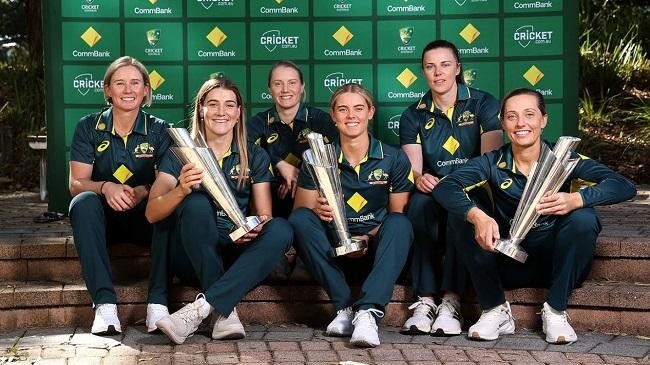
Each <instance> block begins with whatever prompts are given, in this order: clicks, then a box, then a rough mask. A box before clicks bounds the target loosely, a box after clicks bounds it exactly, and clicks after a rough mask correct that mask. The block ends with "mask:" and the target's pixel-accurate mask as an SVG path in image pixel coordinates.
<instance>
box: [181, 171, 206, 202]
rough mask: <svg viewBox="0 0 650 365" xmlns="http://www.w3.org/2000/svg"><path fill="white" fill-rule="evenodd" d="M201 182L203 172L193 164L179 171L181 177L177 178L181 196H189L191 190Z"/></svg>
mask: <svg viewBox="0 0 650 365" xmlns="http://www.w3.org/2000/svg"><path fill="white" fill-rule="evenodd" d="M202 180H203V170H202V169H200V168H198V167H194V164H193V163H188V164H186V165H184V166H183V168H182V169H181V175H180V176H179V177H178V183H179V185H178V186H179V187H180V188H181V191H182V192H183V195H189V194H190V193H191V192H192V189H193V188H194V187H195V186H196V185H198V184H200V183H201V181H202Z"/></svg>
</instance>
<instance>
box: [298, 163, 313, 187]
mask: <svg viewBox="0 0 650 365" xmlns="http://www.w3.org/2000/svg"><path fill="white" fill-rule="evenodd" d="M298 186H299V187H301V188H303V189H307V190H316V183H315V182H314V178H313V177H312V176H311V174H310V173H309V170H308V167H307V163H303V164H302V165H301V166H300V174H298Z"/></svg>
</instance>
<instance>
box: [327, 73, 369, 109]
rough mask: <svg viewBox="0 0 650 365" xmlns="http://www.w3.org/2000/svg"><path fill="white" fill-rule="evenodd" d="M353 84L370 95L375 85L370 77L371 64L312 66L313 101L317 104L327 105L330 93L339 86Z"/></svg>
mask: <svg viewBox="0 0 650 365" xmlns="http://www.w3.org/2000/svg"><path fill="white" fill-rule="evenodd" d="M350 82H354V83H357V84H360V85H361V86H363V87H365V88H366V89H368V90H370V92H371V93H372V92H373V90H375V83H374V80H373V77H372V65H371V64H356V65H354V64H336V65H315V66H314V100H315V101H316V102H317V103H328V105H329V102H330V98H331V96H332V93H334V91H335V90H336V89H338V88H339V86H342V85H345V84H347V83H350Z"/></svg>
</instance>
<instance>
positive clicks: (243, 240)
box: [235, 215, 271, 245]
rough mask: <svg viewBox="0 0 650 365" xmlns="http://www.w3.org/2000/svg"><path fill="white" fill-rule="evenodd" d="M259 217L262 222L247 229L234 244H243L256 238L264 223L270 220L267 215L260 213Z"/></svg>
mask: <svg viewBox="0 0 650 365" xmlns="http://www.w3.org/2000/svg"><path fill="white" fill-rule="evenodd" d="M259 218H260V221H262V223H260V224H259V225H257V227H255V228H253V229H252V230H250V231H248V232H247V233H246V234H245V235H243V236H242V237H241V238H239V239H238V240H237V241H235V244H236V245H243V244H245V243H248V242H250V241H252V240H254V239H255V238H257V236H258V235H259V234H260V232H262V228H264V225H265V224H266V223H267V222H268V221H270V220H271V217H270V216H268V215H260V216H259Z"/></svg>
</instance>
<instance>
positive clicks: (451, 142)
mask: <svg viewBox="0 0 650 365" xmlns="http://www.w3.org/2000/svg"><path fill="white" fill-rule="evenodd" d="M458 147H460V142H458V140H457V139H456V138H454V136H449V138H447V141H446V142H445V144H443V145H442V148H444V149H445V150H446V151H447V152H449V153H451V154H452V155H453V154H454V153H456V150H458Z"/></svg>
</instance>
